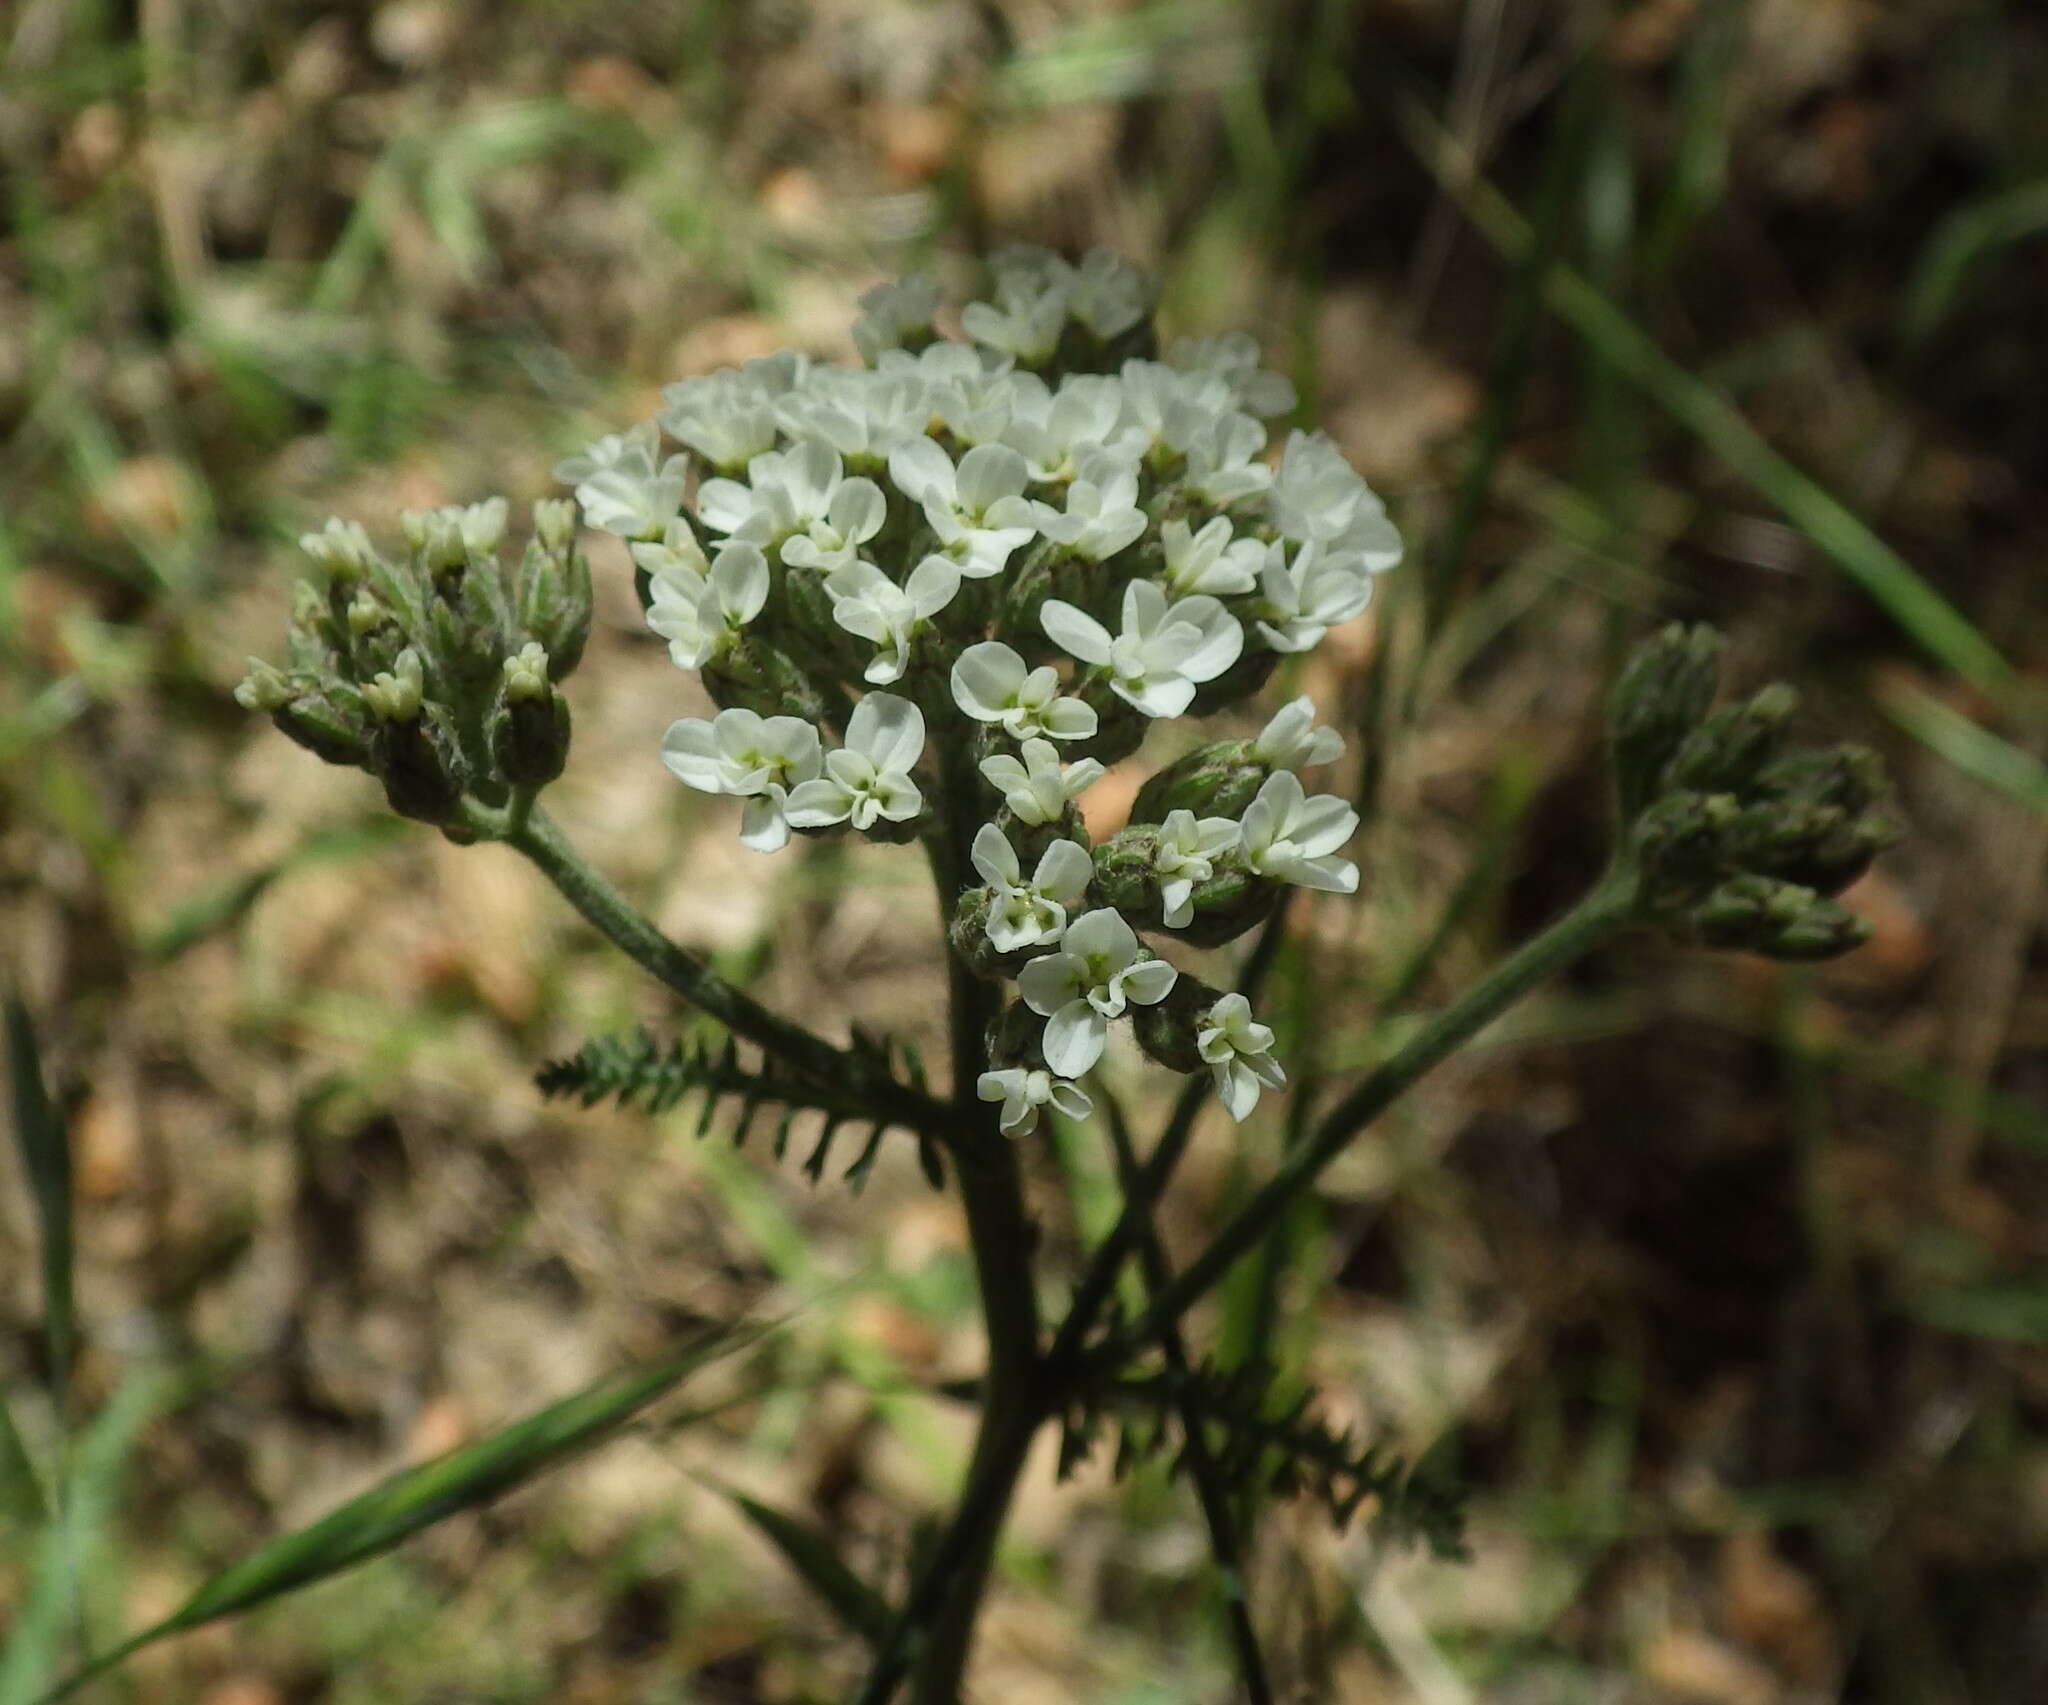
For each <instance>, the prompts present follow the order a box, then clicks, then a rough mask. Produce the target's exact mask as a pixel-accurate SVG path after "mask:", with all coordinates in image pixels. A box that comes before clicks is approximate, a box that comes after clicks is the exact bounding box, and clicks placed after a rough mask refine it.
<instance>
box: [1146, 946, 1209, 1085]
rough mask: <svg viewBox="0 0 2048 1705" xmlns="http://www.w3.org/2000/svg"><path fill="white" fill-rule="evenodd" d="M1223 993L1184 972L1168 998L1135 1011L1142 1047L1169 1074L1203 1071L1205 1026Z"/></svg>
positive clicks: (1175, 980)
mask: <svg viewBox="0 0 2048 1705" xmlns="http://www.w3.org/2000/svg"><path fill="white" fill-rule="evenodd" d="M1220 993H1221V991H1220V990H1217V989H1212V988H1210V987H1209V985H1208V984H1207V983H1204V982H1200V981H1198V980H1197V979H1196V978H1193V977H1190V976H1189V975H1188V974H1187V973H1186V972H1185V971H1183V972H1182V973H1181V974H1180V975H1179V976H1178V977H1177V978H1175V979H1174V984H1173V987H1172V989H1170V990H1169V991H1168V992H1167V996H1166V999H1164V1000H1163V1001H1161V1002H1159V1003H1158V1005H1156V1006H1146V1007H1138V1008H1136V1009H1135V1010H1134V1011H1133V1012H1132V1014H1131V1028H1132V1030H1133V1032H1135V1034H1136V1035H1137V1038H1138V1046H1139V1047H1140V1048H1143V1049H1144V1050H1145V1052H1146V1053H1147V1054H1148V1055H1150V1056H1151V1057H1152V1058H1153V1059H1155V1060H1157V1061H1158V1062H1159V1063H1160V1064H1161V1065H1162V1066H1164V1067H1166V1068H1167V1070H1168V1071H1176V1072H1185V1073H1190V1074H1192V1073H1194V1072H1198V1071H1200V1070H1202V1069H1203V1061H1202V1053H1201V1047H1200V1040H1199V1039H1200V1035H1201V1030H1202V1024H1203V1021H1204V1019H1205V1018H1206V1017H1207V1015H1208V1012H1209V1009H1210V1008H1211V1007H1213V1006H1214V1005H1215V1004H1216V1001H1217V999H1218V996H1219V995H1220Z"/></svg>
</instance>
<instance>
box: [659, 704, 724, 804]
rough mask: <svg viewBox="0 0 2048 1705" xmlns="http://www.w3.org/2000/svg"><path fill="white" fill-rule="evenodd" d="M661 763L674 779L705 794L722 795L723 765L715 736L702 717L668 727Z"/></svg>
mask: <svg viewBox="0 0 2048 1705" xmlns="http://www.w3.org/2000/svg"><path fill="white" fill-rule="evenodd" d="M661 761H662V762H663V763H664V764H666V765H667V766H668V767H669V769H670V770H672V771H673V772H674V773H675V775H676V777H677V778H678V779H679V780H681V781H683V782H685V783H687V784H688V785H689V786H691V787H694V788H698V789H700V790H701V791H703V792H705V793H723V792H724V791H725V782H724V780H723V777H724V774H725V765H724V762H723V760H722V759H721V757H720V754H719V751H718V745H717V736H716V734H715V732H714V730H713V729H712V726H711V724H710V723H708V722H706V721H704V720H703V719H702V718H701V717H695V716H686V717H683V718H681V719H680V720H679V721H676V722H672V723H670V724H669V725H668V732H667V733H666V734H664V735H663V736H662V737H661Z"/></svg>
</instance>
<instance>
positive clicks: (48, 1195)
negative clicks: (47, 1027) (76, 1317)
mask: <svg viewBox="0 0 2048 1705" xmlns="http://www.w3.org/2000/svg"><path fill="white" fill-rule="evenodd" d="M7 1071H8V1077H9V1079H10V1081H11V1082H12V1084H13V1086H14V1138H15V1141H16V1142H17V1143H19V1144H20V1145H21V1159H22V1168H23V1170H24V1171H25V1172H26V1173H27V1174H28V1182H29V1189H30V1190H31V1191H32V1192H33V1194H34V1196H35V1209H36V1221H37V1225H38V1229H39V1231H40V1234H41V1237H42V1246H43V1332H44V1336H45V1338H46V1339H47V1341H48V1344H49V1350H50V1383H51V1386H52V1388H53V1389H54V1391H55V1393H56V1399H57V1413H58V1415H59V1416H60V1417H61V1416H62V1415H63V1414H64V1412H65V1410H66V1409H67V1408H68V1406H69V1403H70V1395H71V1349H72V1342H73V1315H72V1303H71V1263H72V1244H71V1145H70V1143H69V1141H68V1140H67V1139H66V1136H65V1132H64V1126H63V1124H62V1122H61V1121H60V1120H59V1119H58V1117H57V1110H56V1108H55V1107H53V1106H52V1105H51V1104H50V1094H49V1091H48V1090H47V1089H46V1088H44V1086H43V1064H42V1055H41V1053H40V1051H39V1050H38V1049H37V1047H36V1033H35V1027H34V1026H33V1025H32V1024H30V1022H29V1016H28V1009H27V1008H26V1007H25V1006H23V1005H22V1004H21V1002H20V1001H19V1000H16V999H13V998H12V997H10V998H9V1000H8V1002H7Z"/></svg>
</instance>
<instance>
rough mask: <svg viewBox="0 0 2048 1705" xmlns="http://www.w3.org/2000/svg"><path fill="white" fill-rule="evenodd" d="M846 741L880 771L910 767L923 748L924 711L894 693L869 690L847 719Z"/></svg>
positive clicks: (901, 769)
mask: <svg viewBox="0 0 2048 1705" xmlns="http://www.w3.org/2000/svg"><path fill="white" fill-rule="evenodd" d="M846 744H847V746H848V747H849V748H850V749H852V750H853V751H856V752H861V753H864V754H865V755H866V756H867V757H868V758H869V759H870V760H871V761H872V762H873V764H874V766H875V768H876V769H878V770H898V771H903V770H908V769H909V768H910V766H911V765H912V764H914V763H916V762H917V760H918V757H919V755H920V754H921V753H922V752H923V751H924V712H923V711H921V710H919V709H918V708H917V706H916V705H914V704H912V703H911V702H910V701H909V700H908V699H900V698H898V697H897V696H896V695H895V694H894V693H868V694H865V695H863V697H862V699H861V701H860V703H859V704H857V705H855V706H854V707H853V715H852V716H850V717H848V718H847V721H846Z"/></svg>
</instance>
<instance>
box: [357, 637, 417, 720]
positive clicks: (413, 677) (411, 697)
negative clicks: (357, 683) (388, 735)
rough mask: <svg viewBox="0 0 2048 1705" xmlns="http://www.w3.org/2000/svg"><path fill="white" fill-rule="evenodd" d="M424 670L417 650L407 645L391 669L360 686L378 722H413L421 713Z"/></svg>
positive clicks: (364, 698)
mask: <svg viewBox="0 0 2048 1705" xmlns="http://www.w3.org/2000/svg"><path fill="white" fill-rule="evenodd" d="M425 685H426V671H425V669H424V668H423V667H422V666H421V663H420V654H419V653H418V652H417V651H415V650H413V648H412V647H411V646H409V645H408V646H407V647H406V648H405V649H404V650H403V651H401V652H400V653H399V654H398V660H397V662H396V663H394V664H393V666H392V667H391V669H390V670H389V671H387V672H385V673H383V674H380V675H379V676H378V677H377V678H376V679H375V680H374V681H365V682H364V683H363V686H362V694H363V702H364V703H365V704H367V705H368V706H369V707H370V712H371V714H372V715H374V716H375V717H376V718H377V720H378V721H380V722H413V721H416V720H417V719H418V717H419V714H420V699H421V694H422V692H423V690H424V688H425Z"/></svg>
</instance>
